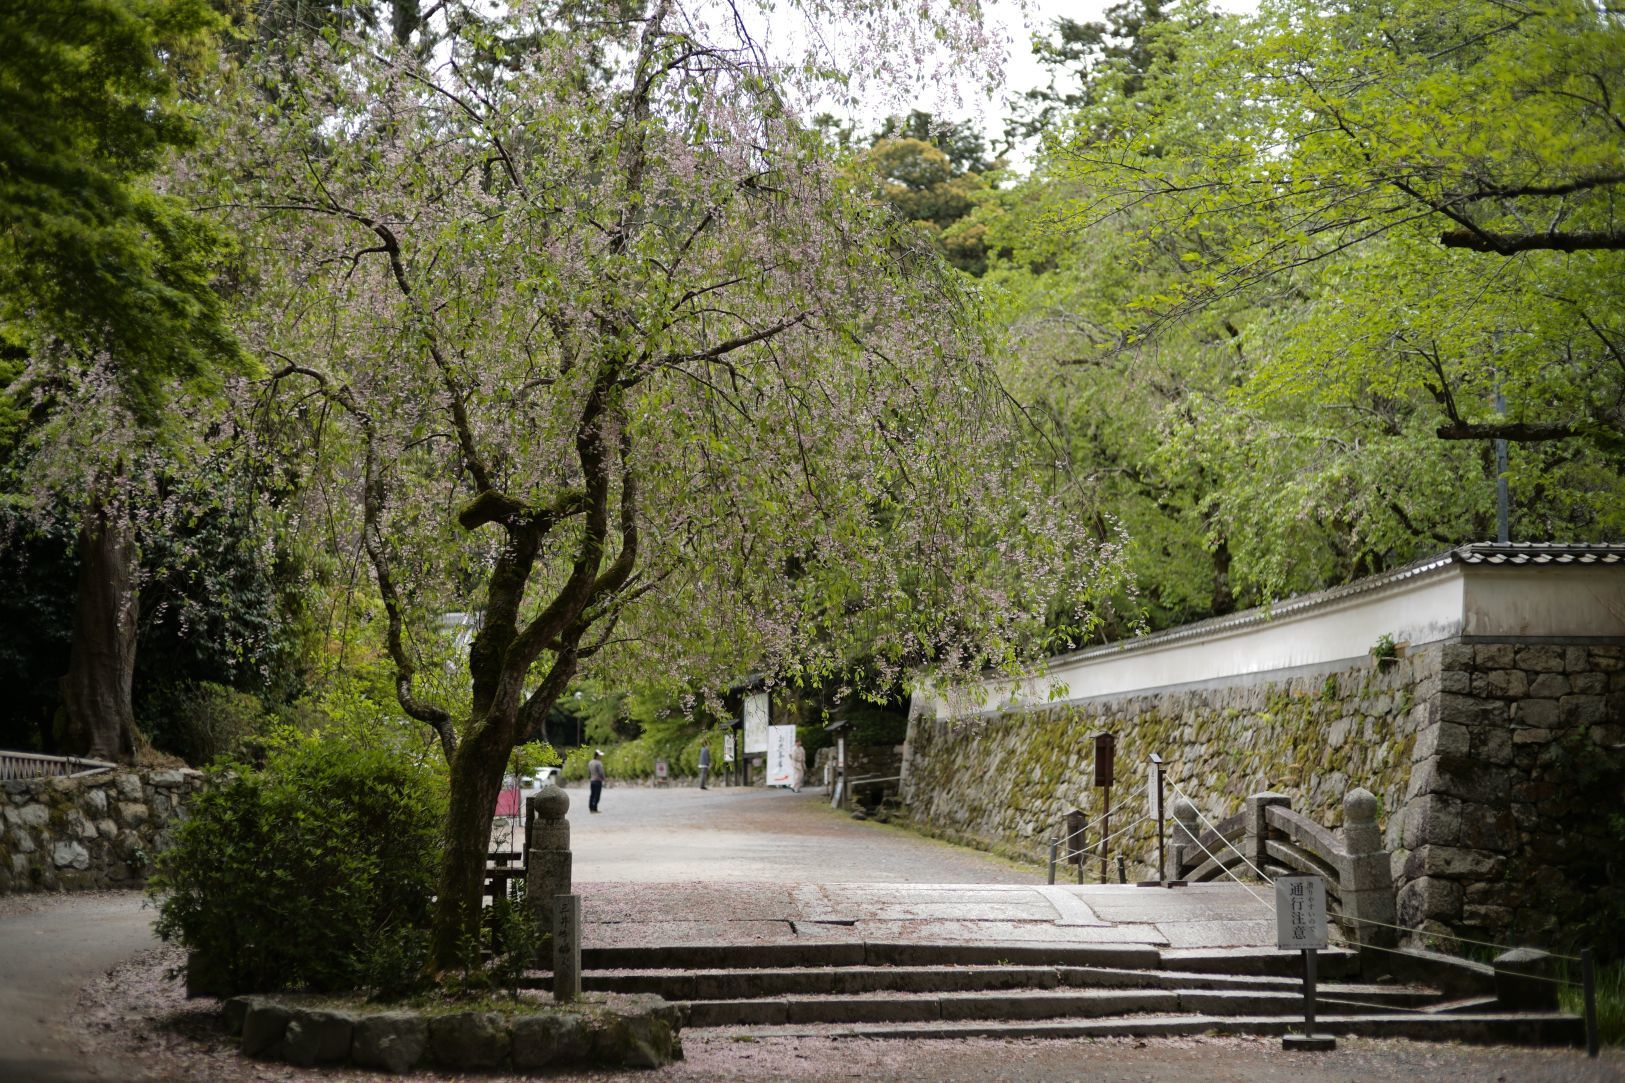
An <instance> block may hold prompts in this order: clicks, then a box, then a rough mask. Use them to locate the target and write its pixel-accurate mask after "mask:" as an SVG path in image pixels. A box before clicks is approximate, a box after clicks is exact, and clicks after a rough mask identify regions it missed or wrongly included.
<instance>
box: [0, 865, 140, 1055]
mask: <svg viewBox="0 0 1625 1083" xmlns="http://www.w3.org/2000/svg"><path fill="white" fill-rule="evenodd" d="M5 902H6V903H7V905H6V908H5V910H4V911H3V912H0V1080H6V1081H10V1080H18V1081H22V1080H28V1081H29V1083H69V1081H72V1083H79V1081H81V1080H92V1079H97V1080H102V1079H108V1078H122V1077H123V1076H122V1074H121V1073H120V1072H119V1071H117V1070H110V1071H111V1074H104V1071H99V1070H98V1068H97V1066H95V1065H90V1064H87V1063H85V1062H83V1061H82V1060H81V1059H80V1058H79V1056H78V1055H77V1051H76V1050H75V1048H74V1047H73V1046H72V1045H71V1044H70V1042H69V1041H68V1040H67V1039H66V1038H65V1037H63V1036H62V1034H61V1033H60V1029H61V1028H63V1027H64V1025H65V1024H71V1023H72V1022H73V1020H72V1019H71V1017H70V1013H71V1012H72V1010H73V1002H74V994H75V993H76V992H77V991H78V989H79V987H80V986H81V985H83V984H84V983H85V982H87V981H89V980H90V979H91V978H93V977H95V976H96V975H97V974H100V973H102V972H103V971H106V970H108V969H110V968H112V967H113V966H116V965H117V964H119V963H121V962H123V961H124V960H126V959H128V958H129V957H130V956H132V955H134V954H136V953H137V952H139V951H141V950H143V949H145V948H150V947H152V946H154V945H155V944H156V943H157V940H156V938H155V937H154V936H153V935H152V922H153V918H154V917H155V916H156V915H155V912H154V911H153V910H151V909H150V908H148V907H147V906H146V905H145V903H146V898H145V896H143V895H142V894H141V893H140V892H138V891H127V892H105V893H100V892H99V893H96V894H90V895H71V896H56V897H51V898H30V897H23V898H19V899H15V900H5ZM102 1067H103V1068H104V1069H106V1066H102Z"/></svg>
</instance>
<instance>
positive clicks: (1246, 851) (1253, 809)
mask: <svg viewBox="0 0 1625 1083" xmlns="http://www.w3.org/2000/svg"><path fill="white" fill-rule="evenodd" d="M1271 805H1281V806H1283V807H1285V808H1291V807H1292V798H1290V797H1288V796H1287V795H1286V794H1284V793H1271V792H1269V791H1267V790H1266V791H1265V792H1263V793H1255V794H1253V795H1252V796H1251V797H1249V798H1247V837H1246V838H1245V839H1244V840H1242V844H1241V852H1242V854H1243V855H1245V856H1246V858H1247V860H1248V861H1250V862H1252V865H1253V868H1254V869H1257V870H1258V872H1257V873H1254V875H1262V874H1263V872H1264V865H1265V863H1266V862H1268V861H1269V851H1268V850H1267V849H1265V846H1264V844H1265V843H1266V842H1267V841H1268V840H1269V837H1270V825H1269V821H1268V820H1267V819H1265V818H1264V810H1265V809H1268V808H1269V807H1270V806H1271ZM1220 856H1221V857H1222V856H1223V855H1222V854H1221V855H1220ZM1248 871H1249V872H1251V871H1252V870H1251V869H1249V870H1248Z"/></svg>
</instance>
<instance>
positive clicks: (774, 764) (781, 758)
mask: <svg viewBox="0 0 1625 1083" xmlns="http://www.w3.org/2000/svg"><path fill="white" fill-rule="evenodd" d="M795 747H796V728H795V727H794V726H769V727H767V784H768V785H769V786H793V785H795V781H796V775H795V768H794V767H793V766H792V765H791V763H790V756H791V753H792V751H793V750H794V749H795Z"/></svg>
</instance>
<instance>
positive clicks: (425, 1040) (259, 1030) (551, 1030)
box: [222, 995, 683, 1075]
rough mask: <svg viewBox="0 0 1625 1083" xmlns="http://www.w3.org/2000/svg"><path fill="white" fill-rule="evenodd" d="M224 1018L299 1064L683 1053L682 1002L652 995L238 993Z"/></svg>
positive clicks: (250, 1046)
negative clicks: (410, 1005) (415, 1006)
mask: <svg viewBox="0 0 1625 1083" xmlns="http://www.w3.org/2000/svg"><path fill="white" fill-rule="evenodd" d="M222 1016H223V1018H224V1020H225V1024H226V1028H227V1030H228V1031H229V1032H230V1033H231V1034H232V1035H234V1036H236V1037H238V1038H239V1039H240V1042H241V1045H240V1048H241V1050H242V1052H243V1055H244V1056H249V1057H256V1058H259V1059H262V1060H281V1061H286V1062H287V1063H289V1064H293V1065H298V1066H300V1067H310V1066H311V1065H315V1064H354V1065H357V1066H358V1067H362V1068H378V1069H382V1070H384V1071H386V1072H392V1073H394V1074H397V1075H399V1074H401V1073H404V1072H408V1071H411V1070H413V1069H415V1068H426V1067H431V1066H432V1067H436V1068H442V1069H448V1070H452V1071H463V1070H492V1069H501V1068H511V1069H517V1070H522V1071H523V1070H530V1069H536V1068H547V1067H554V1066H565V1065H573V1066H586V1067H595V1068H659V1067H661V1066H663V1065H666V1064H670V1063H672V1062H673V1061H676V1060H681V1059H682V1057H683V1043H682V1038H681V1035H680V1031H681V1029H682V1019H681V1016H680V1013H679V1010H678V1008H677V1007H676V1006H675V1005H672V1004H668V1003H667V1002H666V1001H664V1000H662V999H661V998H660V997H655V996H647V995H617V996H612V997H604V998H593V999H591V1000H588V1001H586V1002H584V1003H583V1004H582V1005H581V1006H580V1007H579V1008H577V1007H576V1006H573V1005H572V1006H570V1007H563V1006H560V1007H546V1008H540V1009H538V1010H531V1011H527V1012H525V1013H523V1014H517V1013H515V1014H510V1013H507V1012H495V1011H480V1010H468V1011H451V1012H423V1011H415V1010H411V1009H405V1008H395V1009H392V1010H389V1011H376V1012H369V1011H364V1010H336V1009H334V1008H332V1007H328V1006H318V1005H316V1004H311V1003H305V1002H303V999H302V998H300V997H297V996H288V997H276V996H239V997H232V998H231V999H230V1000H227V1001H226V1002H225V1004H224V1006H223V1008H222Z"/></svg>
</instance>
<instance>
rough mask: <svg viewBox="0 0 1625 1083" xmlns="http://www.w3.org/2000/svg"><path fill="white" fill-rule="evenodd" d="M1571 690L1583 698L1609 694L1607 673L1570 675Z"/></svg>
mask: <svg viewBox="0 0 1625 1083" xmlns="http://www.w3.org/2000/svg"><path fill="white" fill-rule="evenodd" d="M1569 688H1570V689H1571V690H1572V691H1574V692H1575V693H1576V694H1578V695H1582V696H1601V695H1605V694H1607V692H1608V674H1606V673H1570V674H1569Z"/></svg>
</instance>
